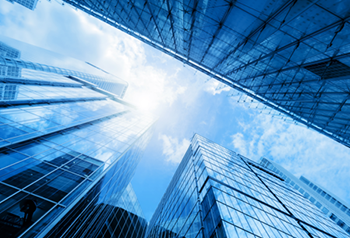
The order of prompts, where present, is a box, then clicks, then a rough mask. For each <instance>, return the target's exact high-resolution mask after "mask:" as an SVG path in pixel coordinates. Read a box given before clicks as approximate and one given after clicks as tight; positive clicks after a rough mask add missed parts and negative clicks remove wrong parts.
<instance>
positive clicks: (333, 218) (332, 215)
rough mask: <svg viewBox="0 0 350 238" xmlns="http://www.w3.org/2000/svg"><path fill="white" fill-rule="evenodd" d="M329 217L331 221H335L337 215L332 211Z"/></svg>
mask: <svg viewBox="0 0 350 238" xmlns="http://www.w3.org/2000/svg"><path fill="white" fill-rule="evenodd" d="M329 218H330V219H332V220H333V221H335V220H336V219H337V216H336V215H334V214H333V213H332V214H331V216H330V217H329Z"/></svg>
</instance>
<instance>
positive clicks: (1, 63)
mask: <svg viewBox="0 0 350 238" xmlns="http://www.w3.org/2000/svg"><path fill="white" fill-rule="evenodd" d="M9 69H13V71H14V72H12V71H11V72H12V73H9V72H8V71H9ZM22 71H23V72H22ZM37 72H39V73H37ZM0 73H1V74H0V76H1V75H2V76H3V77H14V78H21V77H23V78H29V79H35V80H44V81H49V80H48V78H50V77H52V78H53V80H52V81H59V82H66V83H68V82H70V83H71V82H72V80H70V79H68V78H66V79H65V77H63V76H68V75H71V76H76V77H79V78H82V79H84V80H86V81H88V82H91V83H94V84H96V85H97V86H99V87H100V88H102V89H104V90H107V91H109V92H111V93H113V94H115V95H116V96H119V97H122V96H123V95H124V93H125V90H126V88H127V87H128V85H127V83H126V82H125V81H122V80H120V79H116V77H115V76H112V75H110V77H100V76H97V75H93V74H88V73H84V72H79V71H75V70H70V69H64V68H60V67H55V66H49V65H45V64H40V63H35V62H30V61H24V60H21V59H14V58H7V57H3V56H1V55H0ZM22 73H23V74H22ZM59 75H61V76H62V77H60V76H59Z"/></svg>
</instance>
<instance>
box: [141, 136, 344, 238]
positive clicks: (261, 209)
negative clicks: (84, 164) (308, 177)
mask: <svg viewBox="0 0 350 238" xmlns="http://www.w3.org/2000/svg"><path fill="white" fill-rule="evenodd" d="M146 237H147V238H165V237H166V238H170V237H196V238H197V237H198V238H199V237H200V238H229V237H230V238H231V237H244V238H251V237H264V238H265V237H297V238H300V237H305V238H309V237H327V238H328V237H350V236H349V235H348V234H347V233H346V232H345V231H344V230H343V229H342V228H340V227H339V226H337V225H336V224H335V223H334V222H333V221H331V220H330V219H329V218H328V217H326V216H325V215H324V214H323V213H322V211H321V210H320V209H318V208H317V207H315V206H314V205H313V204H311V202H310V201H309V200H307V199H306V198H305V197H303V196H302V195H301V194H300V193H299V192H298V191H297V190H295V188H293V187H292V186H291V185H290V184H288V183H285V182H284V179H283V178H281V177H280V176H279V175H277V174H276V173H274V172H273V171H272V170H269V169H267V168H264V167H262V166H261V165H259V164H258V163H256V162H254V161H252V160H249V159H248V158H245V157H243V156H241V155H239V154H236V153H235V152H233V151H230V150H228V149H226V148H224V147H222V146H219V145H218V144H215V143H213V142H211V141H209V140H208V139H206V138H204V137H202V136H199V135H194V137H193V138H192V142H191V145H190V147H189V149H188V151H187V152H186V154H185V156H184V158H183V160H182V162H181V163H180V165H179V168H178V169H177V171H176V173H175V175H174V177H173V179H172V181H171V183H170V185H169V187H168V189H167V191H166V193H165V195H164V196H163V198H162V200H161V202H160V204H159V206H158V208H157V210H156V212H155V214H154V215H153V217H152V219H151V222H150V224H149V227H148V229H147V234H146Z"/></svg>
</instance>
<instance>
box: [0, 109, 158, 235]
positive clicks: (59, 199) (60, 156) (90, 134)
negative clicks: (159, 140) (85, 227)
mask: <svg viewBox="0 0 350 238" xmlns="http://www.w3.org/2000/svg"><path fill="white" fill-rule="evenodd" d="M152 123H153V119H152V118H151V117H149V116H148V117H147V116H146V115H140V114H138V113H136V112H134V113H132V112H129V113H122V114H116V116H112V117H111V116H107V117H105V118H103V119H100V120H97V121H94V122H93V123H87V124H84V125H79V126H78V127H73V128H71V129H66V130H63V131H60V132H59V133H54V134H52V135H49V136H43V137H40V138H39V139H37V140H30V141H28V142H25V143H20V144H16V145H13V146H10V147H5V148H3V149H2V150H1V154H0V157H1V158H0V161H1V166H0V167H1V169H0V185H1V186H2V189H0V190H1V195H0V198H2V201H0V204H6V206H4V207H3V208H2V210H0V216H1V218H3V217H4V216H7V214H8V213H9V211H10V210H9V209H14V210H16V211H17V210H18V211H17V213H18V214H20V207H19V205H18V204H19V203H20V202H21V201H22V200H23V199H26V200H28V199H27V198H24V197H26V196H25V195H23V196H24V197H23V196H22V195H21V198H20V199H17V196H19V195H18V194H27V193H31V194H32V195H31V196H33V198H31V200H32V201H33V202H34V203H35V204H37V201H39V200H40V199H44V200H45V201H48V202H50V204H52V206H54V205H55V204H56V206H59V207H61V208H64V207H66V206H69V205H70V204H71V203H72V202H73V201H74V200H75V199H77V197H78V196H79V195H80V194H81V193H84V192H86V189H87V187H89V186H91V184H92V183H96V182H97V181H99V182H101V181H100V179H101V176H102V175H103V174H104V173H106V172H107V171H109V170H111V167H113V168H115V169H114V171H113V173H110V175H111V176H112V175H113V176H114V173H117V171H116V170H118V171H119V172H118V173H117V174H118V176H119V180H117V181H109V180H110V177H108V176H107V178H106V179H105V182H106V183H117V184H118V186H117V185H116V186H117V187H118V189H117V190H114V193H113V194H109V195H108V196H107V194H105V193H104V194H101V199H102V198H103V199H105V202H109V200H108V199H111V197H112V195H114V196H115V194H116V193H117V192H119V193H121V192H122V191H123V189H124V187H126V185H127V184H126V185H125V186H124V185H123V183H121V181H124V180H125V183H129V182H130V180H131V177H132V174H133V171H134V170H135V167H136V165H137V163H138V160H139V158H140V153H141V152H140V151H142V150H143V148H144V146H145V143H146V142H147V140H148V138H149V136H148V137H147V138H146V139H147V140H146V141H145V142H144V143H143V144H141V145H134V147H135V149H134V150H136V151H137V153H136V152H135V154H130V153H127V154H126V155H124V156H123V157H122V158H120V156H121V155H122V154H123V153H124V152H125V151H127V150H130V149H129V147H130V146H131V145H132V144H133V143H134V142H135V141H137V140H138V138H139V137H140V136H141V135H142V134H144V133H145V131H146V130H147V129H148V128H149V126H150V125H151V124H152ZM111 165H113V166H111ZM122 168H123V169H122ZM120 177H122V178H120ZM118 181H119V182H118ZM103 186H105V185H103ZM107 187H108V186H107ZM21 191H22V192H21ZM22 197H23V199H22ZM114 198H115V197H114ZM111 201H112V202H110V203H111V204H112V205H114V203H115V200H113V199H111ZM113 201H114V203H113ZM52 206H51V207H52ZM51 207H49V208H48V209H47V210H45V212H40V213H38V214H36V213H35V214H36V215H37V219H34V218H33V219H32V222H36V221H37V220H39V218H40V219H43V221H45V222H46V224H47V223H48V222H49V221H48V220H47V219H46V218H45V219H44V218H42V217H43V216H50V219H51V221H52V219H54V218H55V217H56V216H57V215H58V213H57V212H54V213H52V214H51V211H49V210H50V209H51ZM61 210H62V211H64V209H61ZM10 213H11V214H13V213H12V212H10ZM18 214H17V216H18ZM4 219H5V218H4ZM50 219H49V220H50ZM38 222H39V221H38ZM22 223H23V219H22ZM23 224H24V223H23ZM23 224H22V225H23ZM38 224H39V223H38ZM30 225H32V223H31V224H30ZM28 226H29V224H28ZM28 226H26V228H28ZM41 228H42V227H41ZM24 230H25V229H24ZM24 230H22V232H23V231H24ZM39 231H40V229H39V230H38V229H36V228H32V229H30V231H28V232H29V233H28V234H33V232H39Z"/></svg>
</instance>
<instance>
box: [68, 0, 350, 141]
mask: <svg viewBox="0 0 350 238" xmlns="http://www.w3.org/2000/svg"><path fill="white" fill-rule="evenodd" d="M64 1H65V2H67V3H69V4H71V5H72V6H74V7H77V8H79V9H81V10H83V11H85V12H87V13H88V14H90V15H92V16H95V17H97V18H99V19H101V20H102V21H105V22H106V23H108V24H110V25H112V26H114V27H116V28H118V29H120V30H122V31H124V32H126V33H128V34H130V35H132V36H134V37H136V38H138V39H139V40H141V41H143V42H145V43H147V44H149V45H151V46H153V47H155V48H157V49H159V50H161V51H163V52H164V53H166V54H169V55H171V56H173V57H174V58H176V59H178V60H180V61H182V62H183V63H185V64H188V65H190V66H192V67H194V68H196V69H197V70H200V71H202V72H203V73H205V74H207V75H209V76H211V77H213V78H215V79H217V80H219V81H221V82H222V83H224V84H226V85H228V86H230V87H232V88H234V89H237V90H239V91H241V92H244V93H245V94H247V95H249V96H250V97H252V98H254V99H256V100H257V101H259V102H262V103H264V104H266V105H268V106H270V107H271V108H274V109H276V110H277V111H279V112H281V113H283V114H286V115H288V116H289V117H291V118H292V119H293V120H295V121H298V122H300V123H303V124H305V125H307V126H308V127H311V128H313V129H314V130H316V131H319V132H321V133H323V134H325V135H327V136H329V137H331V138H333V139H335V140H336V141H338V142H340V143H342V144H344V145H346V146H350V116H349V115H350V103H349V87H350V58H349V54H350V47H349V44H350V40H349V32H350V24H349V19H350V15H349V11H348V9H349V7H350V1H349V0H339V1H328V0H319V1H307V0H305V1H303V0H279V1H276V0H259V1H254V0H244V1H243V0H242V1H235V0H217V1H205V0H189V1H179V0H172V1H171V0H165V1H159V0H131V1H127V0H107V1H105V0H64Z"/></svg>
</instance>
